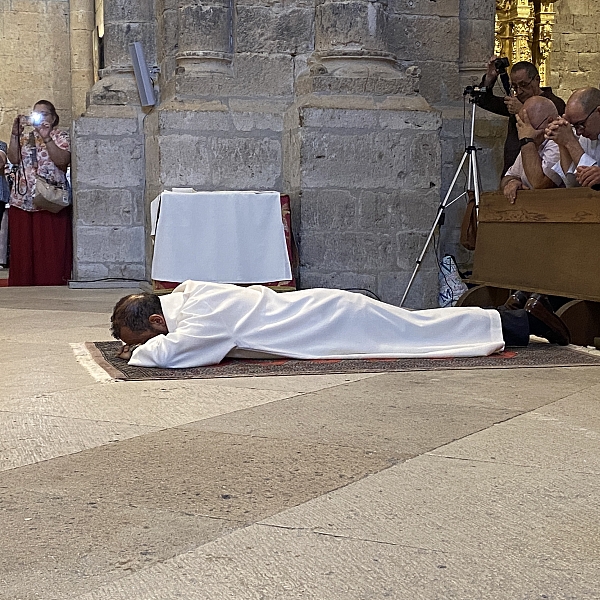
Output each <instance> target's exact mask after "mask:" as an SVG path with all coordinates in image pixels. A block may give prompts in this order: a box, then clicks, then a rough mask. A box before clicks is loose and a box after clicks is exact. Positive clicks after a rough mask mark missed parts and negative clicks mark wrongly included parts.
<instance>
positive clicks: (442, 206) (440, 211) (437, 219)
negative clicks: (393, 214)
mask: <svg viewBox="0 0 600 600" xmlns="http://www.w3.org/2000/svg"><path fill="white" fill-rule="evenodd" d="M468 155H469V152H468V151H466V150H465V153H464V154H463V156H462V159H461V161H460V164H459V165H458V168H457V169H456V172H455V173H454V177H453V178H452V182H451V183H450V187H449V188H448V192H447V193H446V195H445V196H444V199H443V200H442V202H441V204H440V205H439V206H438V211H437V214H436V216H435V220H434V221H433V225H432V227H431V230H430V231H429V235H428V236H427V240H426V241H425V245H424V246H423V250H422V251H421V254H419V257H418V258H417V264H416V265H415V268H414V271H413V272H412V275H411V277H410V280H409V282H408V285H407V286H406V289H405V290H404V295H403V296H402V299H401V300H400V306H404V302H405V300H406V297H407V296H408V292H409V290H410V288H411V286H412V284H413V281H414V280H415V277H416V276H417V271H418V270H419V267H420V266H421V263H422V262H423V258H424V256H425V253H426V252H427V248H428V247H429V244H430V243H431V240H432V238H433V235H434V233H435V229H436V227H437V225H438V223H439V222H440V219H441V218H442V214H443V212H444V209H445V208H446V207H447V206H448V205H449V204H451V203H449V202H448V199H449V198H450V195H451V194H452V190H453V189H454V186H455V185H456V180H457V179H458V176H459V175H460V172H461V170H462V168H463V165H464V164H465V160H467V156H468ZM461 195H464V194H461ZM459 197H460V196H459ZM456 200H458V198H456ZM452 202H454V200H453V201H452Z"/></svg>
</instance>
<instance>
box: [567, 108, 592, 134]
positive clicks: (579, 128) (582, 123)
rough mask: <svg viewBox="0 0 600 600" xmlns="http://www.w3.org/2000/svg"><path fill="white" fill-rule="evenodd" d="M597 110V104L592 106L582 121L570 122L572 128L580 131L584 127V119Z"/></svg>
mask: <svg viewBox="0 0 600 600" xmlns="http://www.w3.org/2000/svg"><path fill="white" fill-rule="evenodd" d="M597 110H598V106H596V107H594V108H593V109H592V110H591V112H590V114H589V115H588V116H587V117H586V118H585V119H583V121H579V122H578V123H571V125H573V128H574V129H575V131H581V130H582V129H584V128H585V123H586V121H587V120H588V119H589V118H590V117H591V116H592V115H593V114H594V113H595V112H596V111H597Z"/></svg>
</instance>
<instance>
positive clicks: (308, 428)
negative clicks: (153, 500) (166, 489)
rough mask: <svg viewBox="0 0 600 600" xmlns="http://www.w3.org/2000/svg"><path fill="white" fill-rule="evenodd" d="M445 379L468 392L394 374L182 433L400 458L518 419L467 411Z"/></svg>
mask: <svg viewBox="0 0 600 600" xmlns="http://www.w3.org/2000/svg"><path fill="white" fill-rule="evenodd" d="M402 376H404V377H402ZM431 379H434V380H435V381H434V382H431ZM449 381H452V382H454V384H455V388H456V387H457V386H458V385H461V388H460V389H461V391H464V392H465V393H468V390H469V388H470V384H466V385H464V384H460V382H459V380H458V379H457V378H455V377H454V378H453V377H452V376H446V375H440V376H439V377H438V376H437V375H436V377H432V374H431V373H427V374H423V373H419V374H407V373H399V374H395V373H394V374H387V375H383V376H382V375H380V376H379V377H377V378H369V379H365V380H359V381H355V382H351V383H347V384H344V385H340V386H336V387H333V388H327V389H323V390H320V391H317V392H312V393H307V394H304V395H302V396H300V397H293V398H288V399H285V400H280V401H278V402H277V403H273V404H265V405H263V406H258V407H255V408H251V409H248V410H245V411H241V412H238V413H232V414H227V415H222V416H220V417H215V418H213V419H205V420H202V421H199V422H198V423H194V424H190V425H188V427H193V428H195V429H198V430H202V431H225V432H230V433H236V434H242V435H252V436H266V437H273V438H280V439H296V440H306V441H311V442H316V443H330V444H336V445H346V446H355V447H358V448H364V449H365V450H367V451H369V452H378V453H381V455H383V456H387V457H390V458H394V459H395V460H402V459H406V458H409V457H412V456H415V455H417V454H420V453H422V452H426V451H428V450H432V449H434V448H437V447H439V446H441V445H443V444H447V443H449V442H451V441H453V440H456V439H459V438H461V437H463V436H466V435H469V434H472V433H473V432H475V431H479V430H480V429H484V428H486V427H489V426H491V425H493V424H494V423H497V422H500V421H504V420H506V419H509V418H511V417H513V416H515V415H517V414H519V411H516V410H514V409H512V410H508V409H504V408H501V407H489V406H482V405H481V404H480V403H477V402H476V401H475V402H473V405H471V406H470V405H468V402H467V400H466V397H461V395H460V394H458V393H457V394H456V395H457V396H458V397H459V400H458V401H457V402H453V401H452V397H451V396H449V395H448V394H446V393H445V390H447V388H448V382H449ZM417 382H422V385H421V386H419V385H418V383H417ZM456 392H457V390H456V389H455V393H456ZM440 396H441V397H440ZM499 404H500V403H497V404H496V406H498V405H499Z"/></svg>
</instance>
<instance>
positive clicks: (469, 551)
mask: <svg viewBox="0 0 600 600" xmlns="http://www.w3.org/2000/svg"><path fill="white" fill-rule="evenodd" d="M255 525H256V526H257V527H264V528H273V529H281V530H287V531H291V532H304V533H307V534H312V535H315V536H317V537H320V536H322V537H330V538H334V539H338V540H342V541H350V542H357V543H363V542H364V543H368V544H376V545H382V546H391V547H395V548H402V549H407V550H416V551H423V552H430V553H432V554H439V555H442V556H445V557H447V558H448V557H452V556H457V555H458V556H463V557H469V556H473V555H479V554H480V550H479V548H477V547H475V546H473V547H471V546H469V545H468V544H463V546H462V548H461V549H458V548H456V547H453V548H452V549H443V548H429V547H425V546H417V545H414V544H405V543H401V542H397V541H392V540H384V539H373V538H368V537H362V536H355V535H345V534H341V533H332V532H328V531H320V530H318V529H314V528H309V527H294V526H292V525H280V524H276V523H267V522H258V523H255ZM491 555H493V553H488V556H491ZM579 564H583V565H584V566H585V565H588V564H594V563H593V562H592V561H590V562H589V563H586V562H583V563H581V562H580V563H579ZM544 568H548V569H549V570H552V571H555V572H557V573H562V572H571V571H572V570H573V568H572V567H570V566H565V567H562V568H561V567H557V566H552V565H544Z"/></svg>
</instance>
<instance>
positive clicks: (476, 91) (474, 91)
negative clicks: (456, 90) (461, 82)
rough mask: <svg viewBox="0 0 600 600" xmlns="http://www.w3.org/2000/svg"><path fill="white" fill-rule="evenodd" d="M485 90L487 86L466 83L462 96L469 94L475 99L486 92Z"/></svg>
mask: <svg viewBox="0 0 600 600" xmlns="http://www.w3.org/2000/svg"><path fill="white" fill-rule="evenodd" d="M486 91H487V88H486V87H484V86H478V85H468V86H467V87H466V88H465V89H464V90H463V96H471V98H473V101H477V99H478V98H480V97H481V96H483V95H484V94H485V93H486Z"/></svg>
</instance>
